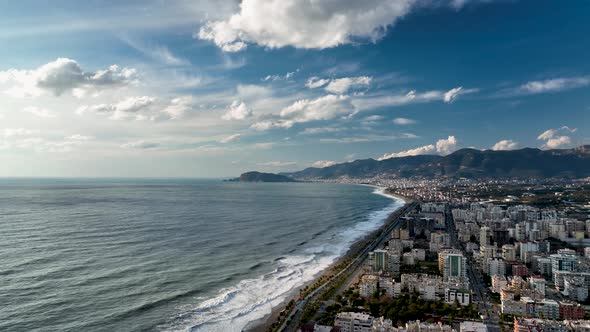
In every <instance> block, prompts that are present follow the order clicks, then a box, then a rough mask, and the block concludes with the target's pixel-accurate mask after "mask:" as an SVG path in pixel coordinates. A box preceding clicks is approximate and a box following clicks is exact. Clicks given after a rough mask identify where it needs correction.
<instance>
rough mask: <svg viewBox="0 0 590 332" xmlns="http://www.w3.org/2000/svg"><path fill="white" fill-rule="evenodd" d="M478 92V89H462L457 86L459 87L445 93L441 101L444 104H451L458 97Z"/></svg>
mask: <svg viewBox="0 0 590 332" xmlns="http://www.w3.org/2000/svg"><path fill="white" fill-rule="evenodd" d="M478 91H479V89H463V87H462V86H459V87H456V88H453V89H451V90H449V91H447V92H445V94H444V96H443V101H444V102H445V103H452V102H454V101H455V99H457V97H459V96H460V95H465V94H469V93H475V92H478Z"/></svg>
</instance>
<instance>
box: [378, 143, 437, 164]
mask: <svg viewBox="0 0 590 332" xmlns="http://www.w3.org/2000/svg"><path fill="white" fill-rule="evenodd" d="M435 150H436V148H435V147H434V144H430V145H425V146H421V147H418V148H415V149H410V150H406V151H401V152H394V153H388V154H384V155H383V156H382V157H380V158H378V159H377V160H385V159H390V158H398V157H409V156H418V155H423V154H432V153H434V152H435Z"/></svg>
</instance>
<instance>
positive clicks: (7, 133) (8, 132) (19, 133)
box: [2, 128, 39, 138]
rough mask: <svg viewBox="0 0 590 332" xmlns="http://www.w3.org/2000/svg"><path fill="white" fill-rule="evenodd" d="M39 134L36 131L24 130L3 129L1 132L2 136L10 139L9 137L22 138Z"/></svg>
mask: <svg viewBox="0 0 590 332" xmlns="http://www.w3.org/2000/svg"><path fill="white" fill-rule="evenodd" d="M37 133H39V131H38V130H35V129H26V128H4V129H3V130H2V136H4V137H7V138H10V137H24V136H31V135H35V134H37Z"/></svg>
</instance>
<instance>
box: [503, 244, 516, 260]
mask: <svg viewBox="0 0 590 332" xmlns="http://www.w3.org/2000/svg"><path fill="white" fill-rule="evenodd" d="M502 258H503V259H504V260H505V261H515V260H516V247H515V246H514V245H513V244H505V245H503V246H502Z"/></svg>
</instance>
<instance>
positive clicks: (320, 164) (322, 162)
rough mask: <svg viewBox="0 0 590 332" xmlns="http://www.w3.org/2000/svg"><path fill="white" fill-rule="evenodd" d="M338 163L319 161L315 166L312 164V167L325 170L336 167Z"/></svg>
mask: <svg viewBox="0 0 590 332" xmlns="http://www.w3.org/2000/svg"><path fill="white" fill-rule="evenodd" d="M337 163H338V162H336V161H334V160H318V161H316V162H314V163H313V164H311V167H317V168H324V167H329V166H332V165H335V164H337Z"/></svg>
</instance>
